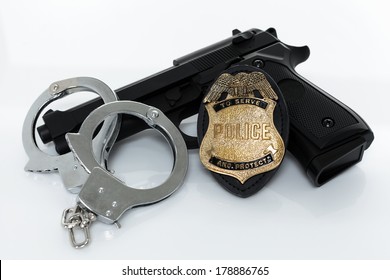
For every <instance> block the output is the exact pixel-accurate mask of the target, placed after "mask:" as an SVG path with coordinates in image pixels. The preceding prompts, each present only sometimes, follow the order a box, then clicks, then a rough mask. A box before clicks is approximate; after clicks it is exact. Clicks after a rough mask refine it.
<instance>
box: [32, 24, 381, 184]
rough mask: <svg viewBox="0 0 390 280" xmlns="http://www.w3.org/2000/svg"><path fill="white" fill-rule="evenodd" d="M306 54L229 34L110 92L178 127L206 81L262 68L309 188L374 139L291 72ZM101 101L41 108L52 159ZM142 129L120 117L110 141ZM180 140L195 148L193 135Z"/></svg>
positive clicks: (274, 41)
mask: <svg viewBox="0 0 390 280" xmlns="http://www.w3.org/2000/svg"><path fill="white" fill-rule="evenodd" d="M309 55H310V50H309V48H308V47H307V46H303V47H293V46H290V45H287V44H285V43H282V42H281V41H280V40H279V39H278V37H277V34H276V30H275V29H273V28H269V29H267V30H266V31H262V30H259V29H250V30H248V31H245V32H241V31H239V30H237V29H236V30H233V36H231V37H229V38H227V39H225V40H223V41H220V42H218V43H215V44H213V45H211V46H208V47H206V48H203V49H200V50H198V51H195V52H193V53H191V54H188V55H186V56H183V57H181V58H178V59H176V60H174V61H173V65H174V66H173V67H171V68H168V69H166V70H164V71H162V72H159V73H157V74H155V75H152V76H150V77H147V78H145V79H143V80H140V81H138V82H135V83H132V84H130V85H127V86H125V87H122V88H120V89H118V90H116V93H117V95H118V97H119V98H120V99H121V100H134V101H138V102H142V103H145V104H148V105H151V106H155V107H157V108H159V109H160V110H162V111H163V112H164V113H165V114H166V115H167V116H168V117H169V118H170V119H171V120H172V121H173V122H174V123H175V124H176V125H177V126H178V127H179V125H180V123H181V121H182V120H184V119H186V118H188V117H190V116H192V115H195V114H197V113H198V109H199V105H200V102H201V100H202V98H203V96H204V94H205V93H206V90H207V88H208V87H209V85H210V83H211V82H212V81H213V80H214V79H215V78H216V77H218V76H219V74H220V73H221V72H222V71H224V70H225V69H227V68H229V67H231V66H233V65H252V66H255V67H258V68H261V69H262V70H264V71H266V72H267V73H268V74H269V75H270V76H271V77H272V78H273V80H274V81H275V82H276V83H277V84H278V86H279V87H280V89H281V91H282V93H283V96H284V98H285V100H286V103H287V108H288V111H289V117H290V137H289V141H288V150H289V151H290V152H291V153H292V154H293V155H294V156H295V157H296V158H297V159H298V161H299V162H300V164H301V165H302V166H303V168H304V169H305V171H306V173H307V175H308V176H309V177H310V178H311V179H312V180H313V182H314V183H315V185H317V186H320V185H322V184H324V183H325V182H327V181H328V180H330V179H331V178H333V177H335V176H336V175H338V174H339V173H340V172H342V171H344V170H345V169H347V168H348V167H350V166H352V165H354V164H356V163H357V162H359V161H360V160H361V159H362V156H363V153H364V150H365V149H367V148H368V147H369V146H370V144H371V142H372V141H373V139H374V135H373V132H372V131H371V129H370V128H369V126H368V125H367V124H366V123H365V121H364V120H363V119H362V118H361V117H360V116H359V115H358V114H356V113H355V112H354V111H352V110H351V109H350V108H348V107H347V106H346V105H344V104H343V103H341V102H340V101H338V100H337V99H335V98H334V97H332V96H331V95H329V94H328V93H326V92H325V91H323V90H322V89H320V88H319V87H317V86H316V85H314V84H312V83H311V82H309V81H307V80H306V79H305V78H303V77H301V76H300V75H299V74H298V73H296V72H295V70H294V68H295V67H296V66H297V65H298V64H299V63H301V62H304V61H305V60H306V59H307V58H308V57H309ZM101 104H103V102H102V101H101V100H100V99H94V100H91V101H89V102H86V103H84V104H81V105H79V106H77V107H74V108H71V109H69V110H66V111H52V110H49V111H47V112H46V113H45V114H44V116H43V120H44V122H45V124H44V125H42V126H40V127H38V128H37V129H38V133H39V135H40V137H41V139H42V141H43V143H48V142H50V141H53V142H54V144H55V147H56V150H57V152H58V153H59V154H63V153H66V152H68V151H69V147H68V146H67V143H66V140H65V137H64V136H65V134H66V133H67V132H76V131H77V130H78V129H79V127H80V125H81V123H82V122H83V120H84V119H85V118H86V117H87V115H88V114H89V113H90V112H91V111H92V110H93V109H95V108H97V107H98V106H100V105H101ZM147 128H148V126H147V125H146V124H145V123H144V122H143V121H140V120H139V119H138V118H134V117H131V116H129V115H124V116H123V119H122V126H121V130H120V134H119V136H118V140H121V139H123V138H126V137H128V136H130V135H133V134H135V133H138V132H140V131H142V130H144V129H147ZM182 134H183V137H184V139H185V141H186V144H187V147H188V148H190V149H193V148H198V141H197V139H196V137H191V136H188V135H186V134H184V133H182Z"/></svg>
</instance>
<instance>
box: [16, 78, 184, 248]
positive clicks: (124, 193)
mask: <svg viewBox="0 0 390 280" xmlns="http://www.w3.org/2000/svg"><path fill="white" fill-rule="evenodd" d="M70 80H73V79H70ZM64 81H69V80H64ZM77 81H79V82H80V84H78V85H75V80H73V83H71V84H72V90H71V91H70V92H72V91H73V90H74V89H75V88H83V89H85V88H87V89H90V90H91V87H86V85H85V84H82V83H81V82H82V81H83V80H77ZM96 81H98V80H96ZM89 82H91V81H89ZM56 84H60V82H59V83H56ZM89 85H90V84H89ZM52 87H53V86H51V87H50V88H49V91H50V89H52ZM63 89H64V91H62V92H65V93H66V92H67V91H69V88H66V87H64V88H63ZM94 92H99V93H101V92H100V91H98V90H97V91H94ZM44 94H45V95H44ZM44 94H42V95H41V96H40V98H38V100H37V101H36V102H35V103H34V105H33V107H32V108H31V109H30V112H29V113H28V115H27V118H26V121H25V124H24V129H23V143H24V146H25V149H26V148H32V150H33V151H27V150H26V152H27V154H28V155H29V157H30V160H29V163H28V164H27V166H26V170H28V171H38V170H40V171H52V170H59V171H60V174H61V176H62V179H63V181H64V184H65V182H68V181H67V179H68V178H66V176H69V175H70V174H72V170H73V173H74V172H79V173H78V174H82V175H81V176H79V177H78V179H77V180H78V181H77V182H81V181H82V179H83V178H84V179H85V181H84V182H83V183H82V186H81V188H79V190H80V192H79V194H78V196H77V199H76V206H75V207H73V208H68V209H66V210H64V212H63V215H62V220H61V222H62V225H63V226H64V227H65V228H66V229H68V231H69V235H70V239H71V242H72V244H73V246H74V247H75V248H83V247H84V246H85V245H87V244H88V243H89V241H90V233H89V226H90V225H91V223H92V222H93V221H95V220H99V221H102V222H104V223H108V224H116V225H117V226H118V227H119V224H118V219H119V218H120V217H121V216H122V214H123V213H124V212H125V211H127V210H128V209H131V208H133V207H135V206H140V205H147V204H152V203H155V202H158V201H161V200H163V199H165V198H167V197H168V196H170V195H171V194H172V193H173V192H175V191H176V190H177V189H178V188H179V187H180V185H181V184H182V182H183V180H184V177H185V174H186V172H187V168H188V154H187V148H186V144H185V142H184V140H183V137H182V135H181V133H180V131H179V130H178V128H177V127H176V126H175V125H174V124H173V123H172V122H171V121H170V120H169V119H168V118H167V117H166V116H165V115H164V114H163V113H162V112H161V111H160V110H159V109H157V108H154V107H151V106H148V105H145V104H142V103H138V102H133V101H115V102H111V103H106V104H104V105H102V106H100V107H99V108H97V109H95V110H94V111H93V112H91V113H90V115H89V116H88V117H87V118H86V119H85V120H84V122H83V124H82V125H81V127H80V129H79V132H78V133H68V134H66V136H65V138H66V141H67V143H68V145H69V147H70V149H71V152H70V153H68V154H66V155H63V156H49V155H47V154H45V153H44V152H42V151H41V150H39V148H38V147H37V145H36V142H35V138H34V134H33V133H32V131H34V128H35V123H36V117H37V116H38V115H39V112H41V111H42V110H43V107H42V106H41V104H45V103H47V97H48V94H51V93H50V92H47V91H46V92H45V93H44ZM42 96H44V97H42ZM38 101H39V102H38ZM105 101H106V100H105ZM37 108H39V109H38V110H37ZM34 112H38V113H36V114H35V116H36V117H35V118H33V117H31V115H34ZM118 114H129V115H133V116H136V117H138V118H140V119H142V120H144V121H145V122H146V123H147V124H148V125H149V126H150V127H151V128H153V129H156V130H158V131H159V132H160V133H161V134H162V135H163V136H164V137H165V139H166V140H167V142H168V143H169V145H170V146H171V149H172V153H173V158H174V164H173V168H172V172H171V174H170V176H169V177H168V178H167V179H166V181H165V182H163V183H162V184H160V185H159V186H157V187H154V188H152V189H135V188H131V187H129V186H127V185H126V184H125V183H124V182H122V181H120V180H119V179H117V178H115V177H114V176H113V175H112V173H111V172H110V171H107V170H106V165H105V163H106V162H107V159H108V151H109V149H110V148H111V147H112V143H114V142H115V140H116V136H117V135H118V133H119V125H118V123H119V121H118V118H119V117H118ZM31 119H33V120H32V121H31ZM103 121H104V124H103V126H102V128H101V130H100V132H99V134H98V136H99V135H100V134H101V133H102V132H104V133H102V134H101V135H100V136H99V138H98V139H99V140H102V141H103V143H101V144H100V148H101V149H102V150H100V153H96V149H97V148H95V144H94V143H93V141H96V138H97V137H98V136H96V137H95V139H93V134H94V132H95V130H96V129H97V127H98V126H99V124H100V123H102V122H103ZM105 125H106V126H107V127H105ZM103 129H104V130H103ZM29 137H33V139H28V138H29ZM36 150H39V152H37V151H36ZM107 150H108V151H107ZM38 159H40V160H42V163H41V162H40V161H39V160H38ZM71 159H72V160H71ZM103 163H104V164H103ZM75 166H78V167H80V168H74V167H75ZM48 167H50V168H48ZM78 170H83V171H78ZM66 186H69V185H66ZM72 190H73V189H72ZM78 229H81V230H82V231H83V233H84V239H83V240H81V241H76V238H75V231H76V230H78Z"/></svg>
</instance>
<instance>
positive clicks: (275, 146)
mask: <svg viewBox="0 0 390 280" xmlns="http://www.w3.org/2000/svg"><path fill="white" fill-rule="evenodd" d="M278 93H280V92H279V91H278ZM278 99H279V96H278V94H276V93H275V91H274V90H273V88H272V87H271V85H270V83H269V82H268V80H267V79H266V76H265V74H263V73H262V72H259V71H256V72H249V73H247V72H238V73H234V74H230V73H223V74H222V75H221V76H220V77H219V78H218V79H217V80H216V81H215V83H214V84H213V85H212V87H211V88H210V90H209V92H208V94H207V95H206V97H205V98H204V100H203V103H204V105H203V106H204V111H203V112H204V113H202V117H201V119H202V120H203V121H202V123H201V124H200V126H201V127H203V131H204V135H203V139H202V140H201V144H200V150H199V153H200V160H201V162H202V164H203V165H204V166H205V167H206V168H207V169H208V170H210V171H211V172H213V173H214V175H219V176H217V179H218V180H219V181H220V182H222V184H223V186H224V187H225V188H227V189H228V190H229V191H231V192H233V193H234V194H237V195H239V196H243V197H246V196H248V195H251V194H253V193H255V192H256V191H257V190H259V189H260V188H261V187H262V186H263V185H264V184H265V183H266V181H268V179H269V177H270V175H271V173H272V172H269V171H271V170H276V169H277V167H278V166H279V165H280V163H281V162H282V161H283V158H284V155H285V138H286V135H284V137H281V135H280V133H279V131H278V129H280V123H281V122H280V120H279V122H278V124H279V126H278V128H277V127H276V126H275V122H274V115H275V114H274V112H275V108H276V107H277V106H278V105H279V106H281V105H280V104H278ZM282 105H284V103H282ZM278 110H279V111H278V113H279V112H280V108H278ZM278 113H277V114H276V115H279V114H278ZM281 115H284V114H281ZM282 117H283V116H282ZM205 120H206V121H205ZM266 173H268V174H270V175H267V176H265V177H264V175H265V174H266ZM229 178H230V179H229ZM233 178H234V179H237V180H238V181H237V180H236V181H234V180H233ZM251 178H252V179H251ZM254 182H255V183H254ZM249 189H250V190H249ZM245 191H247V193H246V194H245V193H244V192H245Z"/></svg>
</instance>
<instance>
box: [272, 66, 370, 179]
mask: <svg viewBox="0 0 390 280" xmlns="http://www.w3.org/2000/svg"><path fill="white" fill-rule="evenodd" d="M264 70H265V71H266V72H268V73H269V74H270V75H271V76H272V77H273V79H274V80H275V81H276V83H277V84H278V85H279V87H280V89H281V91H282V93H283V96H284V98H285V100H286V103H287V108H288V110H289V116H290V123H291V130H290V139H289V145H288V149H289V151H290V152H291V153H292V154H293V155H294V156H295V157H296V158H297V159H298V161H299V162H300V163H301V165H302V166H303V167H304V168H305V171H306V173H307V175H308V176H309V177H310V178H311V179H312V180H313V181H314V183H315V184H316V185H317V186H320V185H322V184H324V183H326V182H327V181H329V180H330V179H332V178H333V177H335V176H336V175H337V174H339V173H340V172H342V171H344V170H345V169H347V168H348V167H350V166H352V165H354V164H356V163H357V162H359V161H360V160H361V159H362V156H363V153H364V150H365V149H367V148H368V147H369V146H370V144H371V142H372V141H373V139H374V135H373V133H372V131H371V129H370V128H369V127H368V125H367V124H366V123H365V122H364V120H363V119H362V118H361V117H360V116H359V115H358V114H356V113H355V112H354V111H353V110H351V109H350V108H348V107H347V106H346V105H344V104H343V103H341V102H340V101H338V100H337V99H336V98H334V97H332V96H331V95H329V94H328V93H326V92H325V91H323V90H322V89H320V88H319V87H317V86H315V85H314V84H312V83H311V82H309V81H307V80H306V79H304V78H303V77H301V76H299V75H298V74H297V73H296V72H295V71H294V70H293V68H292V67H288V66H286V65H283V64H279V63H277V62H274V61H266V62H265V65H264Z"/></svg>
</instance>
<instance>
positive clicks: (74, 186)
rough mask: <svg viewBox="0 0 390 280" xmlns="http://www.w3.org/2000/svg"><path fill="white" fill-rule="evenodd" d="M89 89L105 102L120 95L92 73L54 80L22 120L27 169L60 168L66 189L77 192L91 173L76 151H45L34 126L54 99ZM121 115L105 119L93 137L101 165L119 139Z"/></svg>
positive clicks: (94, 150) (32, 170)
mask: <svg viewBox="0 0 390 280" xmlns="http://www.w3.org/2000/svg"><path fill="white" fill-rule="evenodd" d="M81 91H89V92H94V93H97V94H98V95H99V96H100V97H101V98H102V99H103V101H104V102H105V103H108V102H113V101H117V100H118V98H117V96H116V94H115V92H114V91H113V90H111V89H110V88H109V87H108V86H107V85H106V84H105V83H103V82H102V81H100V80H98V79H95V78H90V77H78V78H71V79H66V80H62V81H58V82H54V83H52V84H51V85H50V87H49V88H48V89H46V90H45V91H44V92H43V93H42V94H41V95H40V96H39V97H38V99H37V100H35V102H34V103H33V105H32V106H31V108H30V110H29V111H28V113H27V116H26V118H25V121H24V124H23V135H22V138H23V146H24V149H25V151H26V153H27V155H28V157H29V161H28V163H27V164H26V166H25V170H26V171H31V172H55V171H58V172H59V173H60V175H61V179H62V181H63V183H64V186H65V187H66V189H67V190H69V191H70V192H72V193H78V192H79V191H80V186H81V185H82V184H83V183H84V182H85V181H86V180H87V178H88V175H89V173H88V172H86V170H85V169H84V168H79V165H78V162H77V161H75V159H74V155H73V153H71V152H68V153H66V154H64V155H49V154H47V153H45V152H43V151H42V150H41V149H40V148H39V147H38V145H37V142H36V138H35V126H36V123H37V119H38V117H39V114H40V113H41V112H42V111H43V109H44V108H45V107H46V106H47V105H49V104H50V103H52V102H53V101H55V100H58V99H61V98H63V97H65V96H68V95H70V94H73V93H75V92H81ZM119 126H120V117H118V116H117V115H114V116H110V117H109V118H107V119H105V121H104V123H103V126H102V127H101V129H100V131H99V133H98V134H97V135H96V137H95V138H94V140H93V148H92V150H93V153H94V154H95V155H96V157H97V159H98V162H99V164H100V165H102V166H105V164H106V160H107V158H108V154H109V152H110V149H111V147H112V145H113V143H114V142H115V140H116V136H117V133H118V128H119Z"/></svg>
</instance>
